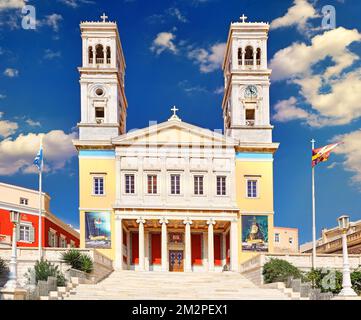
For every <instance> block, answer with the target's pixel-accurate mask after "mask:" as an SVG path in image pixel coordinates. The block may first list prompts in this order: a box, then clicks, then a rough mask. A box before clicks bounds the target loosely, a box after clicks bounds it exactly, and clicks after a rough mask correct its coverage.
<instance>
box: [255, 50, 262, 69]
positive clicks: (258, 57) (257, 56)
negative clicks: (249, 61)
mask: <svg viewBox="0 0 361 320" xmlns="http://www.w3.org/2000/svg"><path fill="white" fill-rule="evenodd" d="M256 59H257V66H260V65H261V49H260V48H258V49H257V55H256Z"/></svg>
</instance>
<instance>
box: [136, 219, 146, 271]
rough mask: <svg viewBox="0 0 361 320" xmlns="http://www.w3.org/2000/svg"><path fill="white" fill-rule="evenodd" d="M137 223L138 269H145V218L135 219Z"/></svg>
mask: <svg viewBox="0 0 361 320" xmlns="http://www.w3.org/2000/svg"><path fill="white" fill-rule="evenodd" d="M137 223H138V224H139V228H138V229H139V234H138V237H139V270H140V271H144V270H145V263H144V262H145V250H144V223H145V220H144V219H143V218H139V219H138V220H137Z"/></svg>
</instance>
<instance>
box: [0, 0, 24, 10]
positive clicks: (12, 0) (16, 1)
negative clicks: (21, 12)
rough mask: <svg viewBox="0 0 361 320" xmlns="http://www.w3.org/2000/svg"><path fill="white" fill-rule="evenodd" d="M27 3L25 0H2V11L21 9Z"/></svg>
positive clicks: (0, 0) (0, 7) (0, 4)
mask: <svg viewBox="0 0 361 320" xmlns="http://www.w3.org/2000/svg"><path fill="white" fill-rule="evenodd" d="M25 5H26V3H25V1H24V0H0V11H1V10H7V9H20V8H22V7H24V6H25Z"/></svg>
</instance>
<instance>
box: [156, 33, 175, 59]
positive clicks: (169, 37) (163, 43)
mask: <svg viewBox="0 0 361 320" xmlns="http://www.w3.org/2000/svg"><path fill="white" fill-rule="evenodd" d="M175 37H176V36H175V35H174V34H173V33H171V32H160V33H158V34H157V37H156V38H155V39H154V40H153V43H152V46H151V47H150V50H151V51H153V52H155V53H156V54H157V55H159V54H161V53H162V52H163V51H165V50H168V51H170V52H172V53H177V52H178V50H177V48H176V46H175V44H174V42H173V40H174V39H175Z"/></svg>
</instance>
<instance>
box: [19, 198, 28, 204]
mask: <svg viewBox="0 0 361 320" xmlns="http://www.w3.org/2000/svg"><path fill="white" fill-rule="evenodd" d="M20 204H22V205H24V206H27V205H28V204H29V199H26V198H20Z"/></svg>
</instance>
